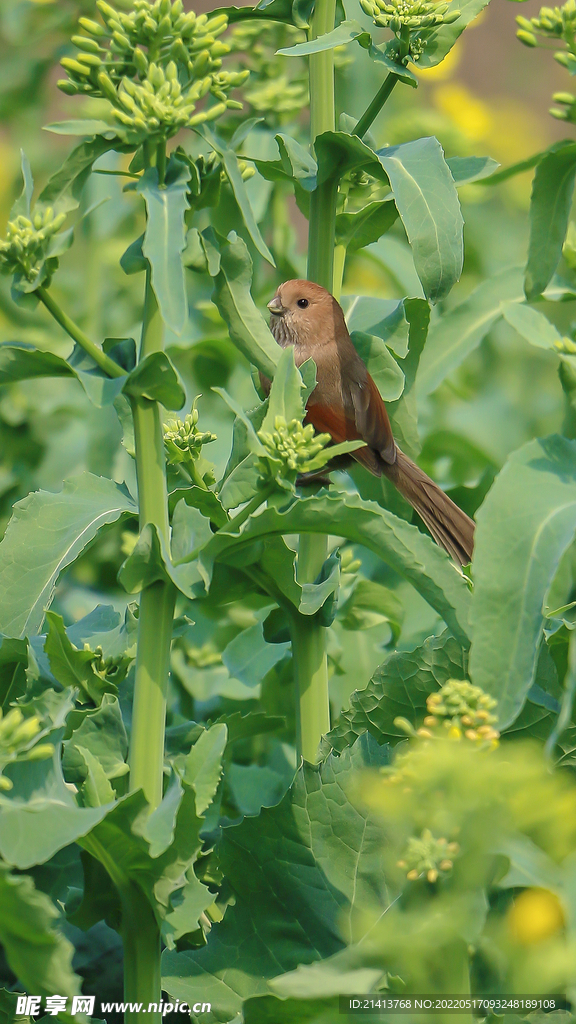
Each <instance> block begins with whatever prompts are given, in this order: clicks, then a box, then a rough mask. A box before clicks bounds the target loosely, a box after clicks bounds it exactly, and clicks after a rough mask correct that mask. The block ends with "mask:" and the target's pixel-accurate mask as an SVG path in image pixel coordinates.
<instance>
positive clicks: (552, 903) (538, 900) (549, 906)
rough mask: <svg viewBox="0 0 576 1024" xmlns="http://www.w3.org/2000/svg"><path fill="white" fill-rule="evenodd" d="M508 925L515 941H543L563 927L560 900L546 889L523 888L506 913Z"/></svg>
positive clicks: (525, 942) (526, 942) (522, 943)
mask: <svg viewBox="0 0 576 1024" xmlns="http://www.w3.org/2000/svg"><path fill="white" fill-rule="evenodd" d="M507 921H508V927H509V929H510V932H511V935H512V937H513V939H514V940H515V941H516V942H519V943H520V944H521V945H523V946H530V945H532V944H533V943H536V942H543V941H544V940H545V939H549V938H550V936H551V935H555V934H556V932H558V931H560V929H561V928H563V927H564V924H565V921H564V913H563V910H562V907H561V905H560V900H559V899H558V897H557V896H556V895H555V894H554V893H553V892H550V891H549V890H548V889H525V890H524V892H521V893H520V895H519V896H517V897H516V899H515V900H514V903H513V904H512V906H511V907H510V910H509V911H508V914H507Z"/></svg>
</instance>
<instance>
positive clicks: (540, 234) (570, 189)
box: [524, 142, 576, 299]
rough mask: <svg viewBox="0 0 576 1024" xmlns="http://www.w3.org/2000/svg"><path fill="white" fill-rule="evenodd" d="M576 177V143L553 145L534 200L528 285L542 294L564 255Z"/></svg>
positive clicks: (530, 294)
mask: <svg viewBox="0 0 576 1024" xmlns="http://www.w3.org/2000/svg"><path fill="white" fill-rule="evenodd" d="M575 176H576V143H575V142H572V143H568V144H565V143H558V144H557V145H556V146H552V147H551V148H550V149H549V151H548V153H547V154H546V156H544V157H543V158H542V160H541V161H540V163H539V164H538V165H537V167H536V173H535V175H534V181H533V184H532V196H531V199H530V244H529V248H528V263H527V264H526V276H525V280H524V288H525V291H526V296H527V298H528V299H535V298H537V296H538V295H541V294H542V292H543V291H544V289H545V288H546V285H547V284H548V283H549V281H550V279H551V277H552V275H553V273H554V271H555V270H556V267H557V266H558V261H559V259H560V256H561V255H562V246H563V245H564V241H565V239H566V231H567V230H568V219H569V217H570V209H571V206H572V196H573V193H574V178H575Z"/></svg>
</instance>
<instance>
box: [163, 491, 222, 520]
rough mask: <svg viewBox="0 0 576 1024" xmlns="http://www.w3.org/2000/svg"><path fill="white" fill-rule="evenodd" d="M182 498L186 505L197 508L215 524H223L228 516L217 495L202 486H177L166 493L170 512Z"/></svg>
mask: <svg viewBox="0 0 576 1024" xmlns="http://www.w3.org/2000/svg"><path fill="white" fill-rule="evenodd" d="M181 499H184V501H185V502H186V504H187V505H191V506H192V507H193V508H197V509H198V510H199V511H200V512H201V513H202V515H203V516H205V517H206V519H209V520H210V522H211V523H214V525H215V526H217V527H220V526H224V523H227V522H228V516H227V515H226V512H225V511H224V509H223V508H222V504H221V502H220V499H219V498H218V495H216V494H214V491H205V490H204V489H203V488H202V487H197V486H196V485H194V486H193V487H179V488H177V490H175V491H171V492H170V494H169V495H168V505H169V508H170V512H173V511H174V509H175V507H176V505H177V504H178V502H179V501H180V500H181Z"/></svg>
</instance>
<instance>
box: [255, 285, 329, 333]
mask: <svg viewBox="0 0 576 1024" xmlns="http://www.w3.org/2000/svg"><path fill="white" fill-rule="evenodd" d="M268 309H269V310H270V314H271V315H270V330H271V331H272V334H273V335H274V337H275V339H276V341H277V342H278V344H279V345H281V346H282V348H286V347H287V346H288V345H307V346H310V345H321V344H325V343H326V341H327V340H330V338H331V337H332V336H333V331H334V328H335V326H336V323H337V322H338V321H339V320H340V319H343V315H342V310H341V308H340V306H339V305H338V303H337V302H336V299H335V298H334V297H333V295H331V294H330V292H329V291H327V290H326V288H322V287H321V286H320V285H319V284H314V282H313V281H285V282H284V284H281V285H280V286H279V287H278V289H277V291H276V294H275V296H274V298H273V299H272V301H271V302H269V303H268Z"/></svg>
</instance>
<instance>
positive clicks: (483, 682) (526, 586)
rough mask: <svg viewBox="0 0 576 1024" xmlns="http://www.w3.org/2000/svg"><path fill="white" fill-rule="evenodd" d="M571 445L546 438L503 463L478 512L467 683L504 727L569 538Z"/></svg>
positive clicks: (575, 484)
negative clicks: (487, 699)
mask: <svg viewBox="0 0 576 1024" xmlns="http://www.w3.org/2000/svg"><path fill="white" fill-rule="evenodd" d="M575 523H576V443H574V442H572V441H568V440H566V438H563V437H559V436H555V435H553V436H552V437H548V438H544V439H541V440H537V441H530V442H529V443H528V444H526V445H524V446H523V447H522V448H520V449H519V451H517V452H514V454H513V455H512V456H511V457H510V459H509V460H508V462H507V463H506V465H505V466H504V468H503V470H502V471H501V473H500V475H499V476H498V477H497V478H496V481H495V483H494V485H493V486H492V489H491V490H490V492H489V493H488V496H487V498H486V499H485V501H484V504H483V505H482V507H481V508H480V510H479V512H478V526H477V530H476V538H475V549H474V560H473V575H474V595H473V599H472V609H471V623H472V640H473V642H472V648H471V652H470V673H471V678H472V680H473V682H474V683H475V684H476V685H477V686H481V687H482V689H483V690H486V692H487V693H490V694H492V696H494V697H496V699H497V700H498V714H499V722H500V727H501V728H502V727H505V726H507V725H509V724H510V723H511V722H512V721H514V719H515V718H516V716H517V715H518V713H519V712H520V710H521V709H522V706H523V704H524V701H525V699H526V694H527V693H528V690H529V689H530V687H531V685H532V682H533V681H534V674H535V670H536V663H537V659H538V651H539V647H540V642H541V639H542V630H543V626H544V618H543V613H542V606H543V602H544V598H545V596H546V593H547V592H548V590H549V587H550V585H551V583H552V580H553V579H554V576H555V574H556V570H557V568H558V565H559V563H560V559H561V557H562V555H563V554H564V552H565V551H566V549H567V548H568V546H569V545H570V544H571V543H572V540H573V538H574V530H575Z"/></svg>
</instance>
